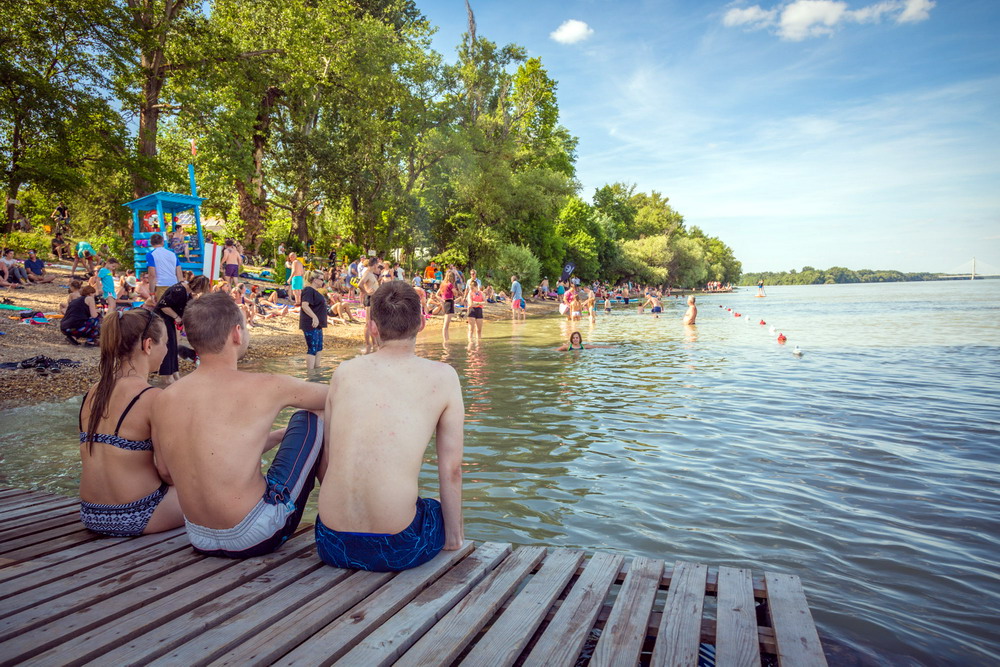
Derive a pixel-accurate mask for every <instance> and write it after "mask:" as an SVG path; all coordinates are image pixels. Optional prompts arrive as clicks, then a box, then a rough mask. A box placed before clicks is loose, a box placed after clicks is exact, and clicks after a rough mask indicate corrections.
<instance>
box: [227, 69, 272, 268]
mask: <svg viewBox="0 0 1000 667" xmlns="http://www.w3.org/2000/svg"><path fill="white" fill-rule="evenodd" d="M281 94H282V91H281V90H280V89H279V88H276V87H274V86H272V87H270V88H268V89H267V91H265V93H264V96H263V97H262V98H261V100H260V110H259V111H258V113H257V122H256V123H255V124H254V134H253V175H252V176H251V177H250V178H249V179H248V180H245V181H244V180H241V179H236V192H237V193H238V194H239V206H240V218H241V219H242V220H243V223H244V227H243V229H244V238H243V245H244V246H247V247H252V248H253V252H254V254H257V251H258V250H260V243H261V233H262V232H263V231H264V216H265V215H266V214H267V193H266V192H265V191H264V149H265V148H266V147H267V140H268V138H269V136H270V129H271V107H272V106H274V101H275V100H276V99H277V98H278V96H279V95H281Z"/></svg>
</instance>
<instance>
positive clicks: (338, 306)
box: [327, 286, 357, 322]
mask: <svg viewBox="0 0 1000 667" xmlns="http://www.w3.org/2000/svg"><path fill="white" fill-rule="evenodd" d="M346 294H347V289H346V288H345V287H343V286H340V287H337V288H335V289H331V290H330V292H329V294H327V300H328V301H329V303H330V313H331V314H332V315H333V316H334V317H336V318H339V319H340V321H342V322H357V320H356V319H354V313H353V312H351V304H349V303H348V302H347V301H346V300H345V299H344V297H345V296H346Z"/></svg>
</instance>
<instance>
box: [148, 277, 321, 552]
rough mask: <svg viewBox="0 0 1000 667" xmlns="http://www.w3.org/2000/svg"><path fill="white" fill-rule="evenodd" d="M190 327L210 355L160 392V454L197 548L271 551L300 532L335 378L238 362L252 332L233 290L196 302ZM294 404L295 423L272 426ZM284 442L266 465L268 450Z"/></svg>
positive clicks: (187, 315) (156, 430)
mask: <svg viewBox="0 0 1000 667" xmlns="http://www.w3.org/2000/svg"><path fill="white" fill-rule="evenodd" d="M184 329H185V331H186V332H187V338H188V341H189V342H190V343H191V345H192V346H193V347H194V349H195V352H197V353H198V357H199V359H200V361H201V363H200V365H199V366H198V368H196V369H195V370H194V372H192V373H191V374H190V375H187V376H185V377H183V378H181V379H180V380H178V381H177V382H175V383H173V384H172V385H170V386H169V387H167V388H166V389H164V390H163V393H161V394H160V396H158V397H157V406H156V410H155V411H154V414H153V420H152V438H153V441H154V442H155V443H156V451H157V456H158V464H159V465H160V466H162V467H163V469H165V471H167V472H168V473H169V475H170V478H171V479H172V480H173V482H174V484H175V488H176V489H177V493H178V499H179V500H180V504H181V509H182V510H183V511H184V516H185V523H186V525H187V532H188V538H189V539H190V540H191V545H192V546H193V547H194V548H195V549H196V550H197V551H199V552H201V553H204V554H207V555H210V556H226V557H229V558H247V557H250V556H260V555H262V554H266V553H270V552H271V551H274V550H275V549H277V548H278V547H279V546H281V544H282V543H283V542H284V541H285V540H287V539H288V538H289V537H290V536H291V535H292V533H294V532H295V529H296V528H297V527H298V524H299V520H300V519H301V518H302V510H303V509H305V503H306V500H307V499H308V497H309V493H310V491H311V490H312V488H313V485H314V483H315V478H316V474H317V473H318V472H320V471H321V470H324V469H325V466H323V467H320V466H321V461H320V458H321V453H322V450H323V428H324V427H323V420H322V419H320V417H319V416H318V414H317V412H318V413H320V414H322V410H323V405H324V403H325V401H326V393H327V392H326V390H327V388H326V386H324V385H321V384H317V383H311V382H305V381H303V380H297V379H295V378H292V377H290V376H288V375H269V374H266V373H247V372H242V371H239V370H237V368H236V363H237V361H238V360H239V359H240V357H242V356H243V354H244V353H245V352H246V350H247V345H248V344H249V342H250V337H249V331H248V329H247V326H246V319H245V317H244V315H243V312H242V311H241V310H240V307H239V306H237V305H236V303H234V302H233V300H232V298H230V296H229V295H228V294H226V293H225V292H214V293H212V294H206V295H205V296H202V297H201V298H199V299H196V300H194V301H192V302H191V303H190V304H188V306H187V308H186V309H185V310H184ZM289 406H291V407H294V408H299V409H300V410H299V411H298V412H296V413H295V414H293V415H292V418H291V419H290V420H289V421H288V428H287V429H279V430H276V431H272V430H271V427H272V426H273V424H274V419H275V417H277V415H278V413H279V412H281V411H282V410H283V409H284V408H286V407H289ZM310 411H315V412H310ZM275 446H278V451H277V454H275V456H274V461H273V463H271V466H270V468H269V469H268V470H267V473H266V475H265V474H261V468H260V457H261V455H263V453H264V452H266V451H268V450H269V449H272V448H273V447H275Z"/></svg>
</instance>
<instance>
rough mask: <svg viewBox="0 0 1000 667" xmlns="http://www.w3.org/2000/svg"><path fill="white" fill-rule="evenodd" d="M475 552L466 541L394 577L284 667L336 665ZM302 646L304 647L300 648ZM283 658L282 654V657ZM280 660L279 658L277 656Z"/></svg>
mask: <svg viewBox="0 0 1000 667" xmlns="http://www.w3.org/2000/svg"><path fill="white" fill-rule="evenodd" d="M472 550H473V543H472V542H470V541H466V542H465V543H464V544H463V545H462V548H461V549H459V550H457V551H442V552H441V553H439V554H438V555H437V556H435V557H434V558H433V559H431V560H430V561H429V562H427V563H424V564H423V565H420V566H419V567H415V568H413V569H410V570H404V571H403V572H399V573H397V574H396V575H395V577H394V578H393V579H392V581H390V582H388V583H386V584H385V585H384V586H382V587H381V588H380V589H379V590H378V591H377V592H375V593H374V594H372V595H370V596H369V597H368V598H367V599H365V600H364V601H361V602H360V603H359V604H356V605H354V606H353V607H351V608H350V610H349V611H347V610H345V611H346V613H344V614H343V615H340V618H337V619H335V620H333V621H332V622H331V623H329V624H328V625H326V627H323V628H322V629H318V630H319V631H318V632H315V633H314V634H312V636H311V637H309V638H308V641H307V642H305V643H302V642H301V641H300V642H298V643H297V644H296V645H297V646H298V648H296V649H295V650H292V651H291V652H290V653H288V655H284V657H283V658H281V662H282V663H283V664H294V663H296V662H304V663H306V664H309V663H310V661H311V660H315V661H316V662H317V663H318V662H327V663H329V662H333V661H334V660H337V659H338V658H340V657H341V656H343V655H344V654H345V653H347V652H348V651H349V650H350V649H352V648H353V647H354V646H355V645H356V644H357V643H358V642H359V641H360V640H361V639H362V638H363V637H365V636H366V635H367V634H368V633H369V632H371V631H372V630H373V629H375V628H377V627H379V626H380V625H381V624H382V623H383V622H385V620H386V619H388V618H389V617H391V616H392V615H393V614H395V613H396V612H397V611H399V610H400V609H402V608H403V606H404V605H405V604H406V603H408V602H409V601H410V600H412V599H413V598H414V597H415V596H416V595H417V594H419V593H420V592H421V591H423V590H424V589H425V588H427V586H429V585H430V584H432V583H433V582H435V581H437V580H438V579H439V578H440V577H441V576H442V575H444V574H445V573H447V572H448V571H449V570H450V569H451V568H452V567H454V566H455V564H456V563H458V562H459V561H461V560H462V558H464V557H466V556H468V554H469V553H471V552H472ZM299 644H301V645H299ZM281 655H283V654H281ZM278 657H280V655H279V656H278Z"/></svg>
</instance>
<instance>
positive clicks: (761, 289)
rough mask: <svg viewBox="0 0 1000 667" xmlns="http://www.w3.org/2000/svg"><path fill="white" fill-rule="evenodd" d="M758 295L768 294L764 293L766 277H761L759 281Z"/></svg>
mask: <svg viewBox="0 0 1000 667" xmlns="http://www.w3.org/2000/svg"><path fill="white" fill-rule="evenodd" d="M757 296H767V295H766V294H764V279H763V278H761V279H760V280H758V281H757Z"/></svg>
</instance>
